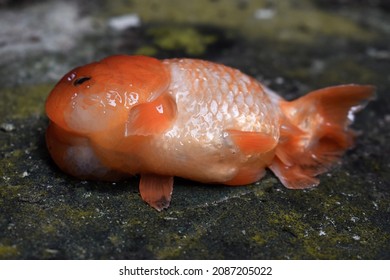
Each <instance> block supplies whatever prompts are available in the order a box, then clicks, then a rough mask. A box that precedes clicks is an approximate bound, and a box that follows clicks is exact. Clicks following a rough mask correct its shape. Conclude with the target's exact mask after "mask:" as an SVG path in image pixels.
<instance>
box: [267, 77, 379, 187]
mask: <svg viewBox="0 0 390 280" xmlns="http://www.w3.org/2000/svg"><path fill="white" fill-rule="evenodd" d="M374 92H375V88H374V87H373V86H370V85H354V84H351V85H340V86H334V87H328V88H324V89H320V90H316V91H313V92H311V93H309V94H307V95H305V96H303V97H300V98H298V99H296V100H294V101H292V102H287V101H280V105H281V110H282V112H283V114H284V117H283V120H282V125H281V135H280V140H279V144H278V146H277V147H276V150H275V158H274V160H273V162H272V164H271V165H270V166H269V167H270V169H271V170H272V171H273V173H274V174H275V175H276V176H277V177H278V178H279V179H280V181H281V182H282V183H283V185H284V186H285V187H287V188H290V189H305V188H310V187H313V186H316V185H318V184H319V180H318V179H317V178H315V176H316V175H319V174H321V173H324V172H326V171H327V170H329V168H330V167H331V166H332V164H334V163H335V162H337V161H338V160H339V158H340V157H341V156H342V155H343V153H344V152H345V151H346V150H347V149H349V148H351V147H352V146H353V143H354V138H355V135H356V133H355V132H354V131H353V130H351V129H350V128H349V125H350V124H351V123H352V122H353V119H354V113H355V112H357V111H359V110H361V109H362V108H364V106H365V105H366V104H367V103H368V101H369V100H370V99H373V98H374Z"/></svg>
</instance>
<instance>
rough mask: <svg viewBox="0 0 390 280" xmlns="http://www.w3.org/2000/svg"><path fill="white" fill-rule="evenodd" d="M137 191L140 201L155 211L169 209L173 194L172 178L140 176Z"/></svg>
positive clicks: (152, 175)
mask: <svg viewBox="0 0 390 280" xmlns="http://www.w3.org/2000/svg"><path fill="white" fill-rule="evenodd" d="M139 191H140V194H141V197H142V199H143V200H144V201H145V202H146V203H148V204H149V205H150V206H152V207H153V208H154V209H156V210H157V211H161V210H163V209H166V208H168V207H169V204H170V202H171V196H172V192H173V177H172V176H163V175H156V174H141V179H140V183H139Z"/></svg>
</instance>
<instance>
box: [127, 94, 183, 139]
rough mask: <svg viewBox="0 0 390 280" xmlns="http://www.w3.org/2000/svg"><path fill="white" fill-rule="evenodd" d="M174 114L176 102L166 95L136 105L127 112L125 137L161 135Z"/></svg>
mask: <svg viewBox="0 0 390 280" xmlns="http://www.w3.org/2000/svg"><path fill="white" fill-rule="evenodd" d="M176 113H177V108H176V102H175V101H174V100H173V98H172V97H171V96H170V95H169V94H168V93H165V94H162V95H160V96H159V97H158V98H157V99H155V100H154V101H152V102H146V103H141V104H139V105H136V106H134V107H133V108H132V109H131V110H130V112H129V116H128V120H127V123H126V136H130V135H142V136H148V135H153V134H158V133H162V132H164V131H165V130H166V129H167V128H169V127H170V126H171V124H172V122H173V120H174V119H175V117H176Z"/></svg>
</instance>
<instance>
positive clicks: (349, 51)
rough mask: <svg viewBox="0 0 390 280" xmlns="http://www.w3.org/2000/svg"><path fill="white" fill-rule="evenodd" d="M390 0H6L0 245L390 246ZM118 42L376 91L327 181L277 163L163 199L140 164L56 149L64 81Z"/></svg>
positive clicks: (14, 252)
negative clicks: (250, 178) (141, 174)
mask: <svg viewBox="0 0 390 280" xmlns="http://www.w3.org/2000/svg"><path fill="white" fill-rule="evenodd" d="M387 3H388V2H387V1H385V0H383V1H378V0H376V1H320V0H316V1H314V0H312V1H309V0H304V1H265V0H263V1H262V0H258V1H246V0H242V1H233V0H230V1H229V0H226V1H223V0H219V1H216V0H214V1H211V0H200V1H190V2H189V1H174V0H167V1H157V0H154V1H141V0H132V1H130V0H122V1H103V0H100V1H94V2H93V4H92V3H89V2H88V3H87V2H85V1H76V0H73V1H64V2H61V1H0V258H1V259H388V258H390V241H389V238H390V161H389V155H390V154H389V152H390V149H389V146H390V144H389V139H390V111H389V108H390V104H389V103H390V102H389V101H390V97H389V96H390V95H389V92H390V49H389V39H390V29H389V26H390V7H389V5H388V4H387ZM172 7H175V9H173V8H172ZM123 16H125V17H123ZM115 53H127V54H146V55H152V56H155V57H159V58H165V57H183V56H185V57H197V58H204V59H208V60H212V61H216V62H220V63H224V64H226V65H230V66H233V67H236V68H239V69H240V70H242V71H243V72H246V73H248V74H250V75H252V76H254V77H256V78H257V79H259V80H261V81H262V82H264V84H266V85H268V86H270V87H271V88H272V89H274V90H275V91H277V92H278V93H280V94H281V95H283V96H284V97H285V98H287V99H293V98H296V97H298V96H300V95H302V94H304V93H306V92H308V91H310V90H313V89H316V88H320V87H324V86H329V85H335V84H342V83H352V82H353V83H363V84H373V85H376V86H377V100H376V101H374V102H371V103H370V104H369V105H368V107H367V108H366V109H365V110H364V111H362V112H361V113H360V114H359V115H358V116H357V118H356V122H355V124H354V128H355V129H356V130H359V131H362V132H363V133H362V135H361V136H360V137H359V138H358V140H357V143H356V147H355V149H353V150H350V151H348V152H347V153H346V155H345V156H344V157H343V159H342V161H341V162H340V164H339V165H337V166H335V168H334V169H332V170H331V171H330V172H328V173H325V174H323V175H321V176H320V179H321V184H320V186H319V187H317V188H315V189H311V190H287V189H285V188H284V187H283V186H282V185H281V184H280V182H278V180H277V179H276V178H275V177H274V176H273V175H272V174H271V173H270V172H268V174H267V175H266V177H265V178H264V179H263V180H261V181H260V182H258V183H256V184H253V185H250V186H243V187H225V186H209V185H203V184H199V183H196V182H190V181H186V180H183V179H179V178H178V179H176V180H175V189H174V194H173V201H172V204H171V207H170V208H169V209H168V210H166V211H162V212H160V213H158V212H157V211H155V210H153V209H151V208H150V207H148V206H147V205H146V204H145V203H144V202H142V201H141V199H140V196H139V193H138V189H137V184H138V178H133V179H130V180H127V181H123V182H117V183H104V182H86V181H80V180H77V179H74V178H71V177H69V176H67V175H65V174H63V173H62V172H61V171H60V170H59V169H58V168H57V167H56V166H55V165H54V163H53V162H52V161H51V159H50V157H49V155H48V152H47V150H46V147H45V142H44V133H45V129H46V126H47V124H48V120H47V118H46V116H45V114H44V110H43V107H44V100H45V98H46V96H47V95H48V93H49V91H50V89H51V88H52V87H53V86H54V84H55V82H56V81H57V80H58V79H59V78H60V77H61V76H62V75H63V74H64V73H66V72H67V71H68V70H69V69H71V68H73V67H75V66H77V65H80V64H85V63H87V62H90V61H92V60H96V59H100V58H103V57H104V56H107V55H110V54H115ZM205 164H207V163H205Z"/></svg>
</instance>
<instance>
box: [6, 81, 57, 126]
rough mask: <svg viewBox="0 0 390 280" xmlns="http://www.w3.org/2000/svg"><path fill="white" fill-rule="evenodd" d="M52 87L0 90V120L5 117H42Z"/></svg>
mask: <svg viewBox="0 0 390 280" xmlns="http://www.w3.org/2000/svg"><path fill="white" fill-rule="evenodd" d="M52 87H53V85H36V86H28V87H16V88H5V89H0V96H1V98H2V100H1V102H0V119H5V118H6V117H7V116H12V117H13V118H24V117H28V116H31V115H42V114H43V113H44V104H45V100H46V97H47V96H48V95H49V92H50V90H51V89H52Z"/></svg>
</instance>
